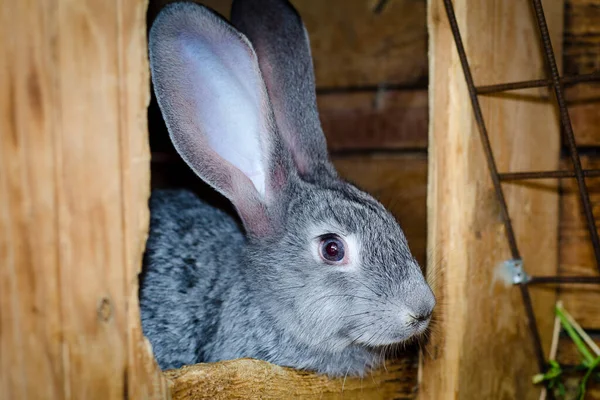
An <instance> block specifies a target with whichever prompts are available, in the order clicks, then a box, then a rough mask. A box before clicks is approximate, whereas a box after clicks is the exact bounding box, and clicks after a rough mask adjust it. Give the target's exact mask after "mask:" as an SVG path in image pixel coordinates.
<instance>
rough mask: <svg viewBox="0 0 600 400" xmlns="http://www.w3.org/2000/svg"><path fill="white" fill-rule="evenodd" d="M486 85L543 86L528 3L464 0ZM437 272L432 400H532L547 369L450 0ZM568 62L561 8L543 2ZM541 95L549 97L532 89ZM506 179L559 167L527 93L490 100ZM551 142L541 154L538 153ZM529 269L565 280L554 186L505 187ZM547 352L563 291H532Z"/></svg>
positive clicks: (436, 197) (462, 11) (465, 33)
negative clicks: (531, 326) (502, 272)
mask: <svg viewBox="0 0 600 400" xmlns="http://www.w3.org/2000/svg"><path fill="white" fill-rule="evenodd" d="M453 3H454V6H455V8H456V15H457V18H458V23H459V26H460V28H461V32H462V37H463V41H464V43H465V46H466V50H467V54H468V57H469V60H470V63H471V66H472V68H473V74H474V79H475V82H476V84H478V85H483V84H492V83H500V82H510V81H518V80H526V79H535V78H539V77H540V76H541V75H542V74H543V71H544V67H543V64H542V57H541V55H540V46H539V40H538V35H537V32H536V28H535V27H534V24H533V22H532V19H531V18H532V16H531V10H530V5H529V3H528V2H522V1H518V0H510V1H507V0H454V1H453ZM428 4H429V12H428V26H429V38H430V52H429V54H430V76H429V81H430V130H429V192H428V221H429V223H428V248H429V255H430V258H429V260H428V269H429V271H428V272H429V273H431V274H432V275H433V276H435V278H436V279H435V280H434V287H435V291H436V293H437V296H438V298H439V307H438V312H439V313H441V321H440V323H439V324H438V326H437V329H435V330H434V331H433V335H432V338H431V342H430V346H429V348H428V351H426V352H425V353H424V354H425V355H424V357H423V365H424V368H423V374H422V380H421V387H420V393H421V395H420V396H421V397H422V398H423V399H435V400H438V399H449V398H452V399H530V398H536V397H537V396H538V395H539V388H535V387H534V386H533V385H532V384H531V381H530V379H529V377H531V376H533V375H534V374H535V373H536V372H537V368H538V367H537V363H536V358H535V355H534V351H533V348H532V342H531V339H530V334H529V330H528V327H527V324H526V318H525V311H524V309H523V304H522V299H521V296H520V293H519V290H518V288H516V287H514V286H512V285H510V284H509V285H507V284H505V283H504V282H503V281H502V280H501V279H500V278H499V276H498V275H497V271H498V268H500V267H501V265H502V263H503V262H504V261H505V260H508V259H510V258H511V254H510V252H509V250H508V245H507V240H506V236H505V231H504V227H503V224H502V222H501V219H500V215H499V208H498V204H497V202H496V197H495V194H494V192H493V190H492V184H491V179H490V176H489V172H488V169H487V167H486V161H485V158H484V153H483V147H482V144H481V141H480V139H479V135H478V131H477V127H476V125H475V122H474V117H473V111H472V109H471V107H470V103H469V98H468V93H467V87H466V83H465V78H464V75H463V72H462V69H461V66H460V63H459V61H458V55H457V53H456V48H455V45H454V42H453V39H452V35H451V33H450V30H449V24H448V20H447V17H446V13H445V10H444V6H443V2H442V1H440V0H429V2H428ZM544 6H545V9H546V15H547V17H548V25H549V27H550V29H551V32H552V40H553V44H554V47H555V49H556V51H557V53H558V54H560V52H561V49H560V44H561V40H560V38H561V35H562V22H563V18H562V16H563V14H562V10H563V3H562V2H561V1H545V2H544ZM532 94H533V95H536V96H539V91H537V90H536V91H532ZM480 100H481V104H482V109H483V114H484V117H485V119H486V121H487V126H488V128H489V134H490V140H491V145H492V148H493V149H494V151H495V158H496V161H497V163H498V167H499V169H500V170H501V171H519V170H538V169H541V170H544V169H556V168H557V167H558V162H559V159H558V154H559V151H558V150H559V144H560V143H559V142H560V138H559V129H558V124H557V120H556V114H555V112H554V109H553V107H552V106H551V105H550V104H548V103H544V102H539V101H536V102H532V101H528V99H527V97H523V96H510V97H509V96H501V97H485V98H483V97H482V98H480ZM541 143H543V149H544V150H543V151H539V149H540V145H541ZM504 188H505V196H506V199H507V202H508V205H509V209H510V212H511V217H512V222H513V224H514V227H515V231H516V234H517V241H518V243H519V247H520V250H521V253H522V257H523V259H524V264H525V268H526V269H527V271H528V272H529V273H532V274H544V275H546V274H548V275H552V274H555V273H556V272H557V261H558V260H557V256H556V255H557V251H558V205H559V202H558V188H557V183H556V182H551V181H549V182H538V183H537V184H535V185H526V184H513V185H505V187H504ZM532 297H533V302H534V308H535V311H536V315H537V322H538V325H539V327H540V331H541V333H542V340H543V343H544V348H545V352H546V353H547V352H548V348H549V345H550V340H551V335H552V326H553V320H554V314H553V305H554V304H555V300H556V294H555V292H554V291H553V290H545V289H541V288H535V289H532Z"/></svg>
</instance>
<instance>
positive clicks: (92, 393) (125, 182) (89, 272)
mask: <svg viewBox="0 0 600 400" xmlns="http://www.w3.org/2000/svg"><path fill="white" fill-rule="evenodd" d="M144 9H145V2H144V1H142V0H136V1H129V2H113V3H112V4H111V5H110V6H107V5H106V4H105V2H100V1H95V0H85V1H77V2H73V1H68V0H50V1H45V2H34V1H23V2H8V3H7V4H3V7H2V8H1V10H0V22H1V28H0V37H1V38H2V40H0V86H1V87H2V88H4V89H5V90H2V92H1V94H0V143H1V146H0V153H1V155H0V163H1V166H0V186H1V187H0V231H1V232H2V234H1V235H2V236H1V241H0V249H1V250H0V274H1V279H0V281H1V282H2V283H1V285H2V289H1V290H0V296H1V298H0V307H1V312H0V329H1V334H0V369H1V372H0V376H1V384H0V391H1V393H0V397H1V398H3V399H4V398H6V399H123V398H124V397H127V396H128V393H131V394H132V395H138V394H139V395H141V396H146V398H163V397H164V396H166V395H167V393H166V391H164V390H161V389H160V387H161V383H160V382H161V379H162V378H161V377H160V376H159V375H157V374H156V371H155V370H153V369H152V367H151V366H150V367H148V369H146V370H145V371H142V370H133V369H132V368H134V367H132V366H133V365H139V364H136V362H134V361H131V362H130V360H129V358H130V356H131V357H135V356H140V357H141V355H142V353H143V352H146V353H147V351H148V349H147V348H142V347H139V348H137V349H130V346H137V345H139V343H138V341H139V340H141V338H140V337H139V336H128V330H129V329H130V328H131V327H136V326H139V313H138V312H137V309H136V307H137V305H136V303H135V302H133V303H130V300H131V297H132V294H133V293H135V280H136V279H137V278H136V276H135V271H136V270H137V269H138V268H139V262H140V256H141V250H142V243H143V241H144V235H145V233H144V230H145V229H146V228H145V226H146V225H147V215H146V214H147V211H144V209H145V208H147V205H146V197H147V195H148V181H147V180H148V172H147V170H148V150H147V146H146V145H145V143H146V140H147V139H146V138H147V136H146V135H147V132H146V130H145V103H146V101H147V97H148V79H147V77H148V74H147V62H146V59H145V54H146V46H145V40H144V31H145V25H144V18H143V15H144ZM140 209H141V211H138V210H140ZM130 318H134V320H133V321H132V320H130ZM141 343H142V345H141V346H143V342H141ZM130 350H131V351H130ZM145 356H147V354H146V355H145ZM147 359H148V357H146V359H145V360H147ZM144 362H145V361H144ZM150 365H152V364H150ZM131 384H139V385H140V387H139V388H132V387H130V385H131ZM163 387H164V386H163Z"/></svg>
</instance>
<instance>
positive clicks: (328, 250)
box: [319, 235, 346, 264]
mask: <svg viewBox="0 0 600 400" xmlns="http://www.w3.org/2000/svg"><path fill="white" fill-rule="evenodd" d="M345 253H346V251H345V248H344V241H343V240H342V238H340V237H339V236H337V235H328V236H325V237H323V238H322V239H321V243H320V245H319V254H320V256H321V258H322V259H323V260H324V261H325V262H327V263H330V264H338V263H341V262H342V261H344V255H345Z"/></svg>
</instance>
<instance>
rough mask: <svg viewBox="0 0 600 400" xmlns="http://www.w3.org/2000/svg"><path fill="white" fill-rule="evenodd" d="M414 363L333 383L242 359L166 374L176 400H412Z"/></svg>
mask: <svg viewBox="0 0 600 400" xmlns="http://www.w3.org/2000/svg"><path fill="white" fill-rule="evenodd" d="M417 370H418V368H417V363H416V362H415V359H414V358H413V359H412V360H407V361H406V362H395V363H390V364H389V365H388V366H387V371H386V370H380V371H376V372H373V373H372V374H371V375H369V376H366V377H365V378H362V379H360V378H346V379H344V378H339V379H329V378H326V377H324V376H320V375H315V374H310V373H305V372H301V371H296V370H292V369H289V368H283V367H279V366H276V365H273V364H269V363H266V362H264V361H258V360H251V359H239V360H233V361H223V362H219V363H213V364H197V365H193V366H189V367H184V368H181V369H178V370H171V371H166V373H165V375H166V377H167V380H168V382H169V387H170V389H171V394H172V396H173V400H184V399H185V400H201V399H214V400H221V399H223V400H225V399H257V398H260V399H273V400H275V399H277V400H278V399H331V400H333V399H357V400H358V399H361V400H362V399H381V400H384V399H385V400H387V399H414V397H415V394H416V389H417V388H416V381H417Z"/></svg>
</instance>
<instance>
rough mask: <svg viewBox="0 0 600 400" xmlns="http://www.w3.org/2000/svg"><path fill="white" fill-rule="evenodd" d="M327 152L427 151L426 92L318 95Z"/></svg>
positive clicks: (403, 91)
mask: <svg viewBox="0 0 600 400" xmlns="http://www.w3.org/2000/svg"><path fill="white" fill-rule="evenodd" d="M317 102H318V106H319V114H320V117H321V123H322V125H323V130H324V132H325V136H326V137H327V145H328V147H329V151H333V152H336V151H346V150H362V151H364V150H379V149H387V150H394V149H395V150H401V149H426V148H427V124H428V106H427V91H426V90H402V91H400V90H394V91H384V90H382V91H379V92H378V91H374V92H369V91H366V92H359V93H336V94H320V95H318V97H317Z"/></svg>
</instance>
